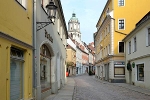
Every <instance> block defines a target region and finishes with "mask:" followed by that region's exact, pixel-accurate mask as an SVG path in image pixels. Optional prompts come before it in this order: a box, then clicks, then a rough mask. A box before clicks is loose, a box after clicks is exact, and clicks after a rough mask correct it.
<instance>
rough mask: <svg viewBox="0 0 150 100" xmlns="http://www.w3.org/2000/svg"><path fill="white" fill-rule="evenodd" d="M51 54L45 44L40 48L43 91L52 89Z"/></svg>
mask: <svg viewBox="0 0 150 100" xmlns="http://www.w3.org/2000/svg"><path fill="white" fill-rule="evenodd" d="M50 58H51V54H50V51H49V49H48V47H47V46H46V45H45V44H43V45H42V46H41V48H40V81H41V86H44V87H41V92H45V91H47V90H49V89H50V83H51V82H50V80H51V79H50V75H51V73H50V72H51V64H50V62H51V60H50Z"/></svg>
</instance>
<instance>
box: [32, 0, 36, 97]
mask: <svg viewBox="0 0 150 100" xmlns="http://www.w3.org/2000/svg"><path fill="white" fill-rule="evenodd" d="M32 41H33V97H34V99H35V100H36V90H37V64H36V0H33V38H32Z"/></svg>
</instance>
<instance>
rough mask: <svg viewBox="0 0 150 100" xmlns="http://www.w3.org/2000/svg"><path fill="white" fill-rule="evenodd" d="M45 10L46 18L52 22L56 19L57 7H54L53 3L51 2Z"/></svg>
mask: <svg viewBox="0 0 150 100" xmlns="http://www.w3.org/2000/svg"><path fill="white" fill-rule="evenodd" d="M46 8H47V13H48V18H49V19H50V20H52V21H53V22H54V21H55V18H56V10H57V6H56V5H54V2H53V1H52V0H51V1H50V2H49V4H48V5H47V6H46Z"/></svg>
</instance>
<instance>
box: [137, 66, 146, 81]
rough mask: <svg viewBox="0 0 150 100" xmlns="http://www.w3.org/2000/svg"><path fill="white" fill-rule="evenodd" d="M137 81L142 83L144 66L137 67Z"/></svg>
mask: <svg viewBox="0 0 150 100" xmlns="http://www.w3.org/2000/svg"><path fill="white" fill-rule="evenodd" d="M137 80H138V81H144V64H138V65H137Z"/></svg>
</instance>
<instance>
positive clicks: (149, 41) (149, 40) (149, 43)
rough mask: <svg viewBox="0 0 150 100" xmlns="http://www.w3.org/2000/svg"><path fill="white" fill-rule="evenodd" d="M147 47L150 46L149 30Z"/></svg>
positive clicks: (149, 29) (149, 31)
mask: <svg viewBox="0 0 150 100" xmlns="http://www.w3.org/2000/svg"><path fill="white" fill-rule="evenodd" d="M148 46H150V28H148Z"/></svg>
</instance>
